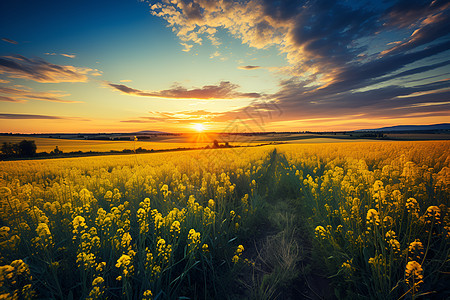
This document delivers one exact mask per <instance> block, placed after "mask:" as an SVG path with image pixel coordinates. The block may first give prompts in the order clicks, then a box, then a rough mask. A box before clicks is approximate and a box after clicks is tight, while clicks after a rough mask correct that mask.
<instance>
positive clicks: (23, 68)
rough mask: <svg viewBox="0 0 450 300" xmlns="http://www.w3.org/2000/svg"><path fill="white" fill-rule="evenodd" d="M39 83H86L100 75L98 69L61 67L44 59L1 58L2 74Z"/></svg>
mask: <svg viewBox="0 0 450 300" xmlns="http://www.w3.org/2000/svg"><path fill="white" fill-rule="evenodd" d="M2 73H6V74H7V76H8V77H11V78H23V79H28V80H34V81H37V82H45V83H48V82H51V83H57V82H86V81H87V80H88V77H87V75H89V74H90V75H94V76H97V75H100V72H99V71H98V70H96V69H90V68H83V67H74V66H60V65H55V64H52V63H49V62H47V61H45V60H42V59H29V58H26V57H24V56H22V55H14V56H8V57H6V56H3V57H0V74H2Z"/></svg>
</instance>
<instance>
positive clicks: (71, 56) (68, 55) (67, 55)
mask: <svg viewBox="0 0 450 300" xmlns="http://www.w3.org/2000/svg"><path fill="white" fill-rule="evenodd" d="M44 54H45V55H61V56H64V57H68V58H75V57H76V55H75V54H66V53H48V52H46V53H44Z"/></svg>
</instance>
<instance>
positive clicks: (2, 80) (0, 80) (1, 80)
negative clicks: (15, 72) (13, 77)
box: [0, 78, 10, 83]
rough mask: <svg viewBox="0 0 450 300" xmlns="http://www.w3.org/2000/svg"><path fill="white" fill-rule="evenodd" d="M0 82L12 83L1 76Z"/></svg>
mask: <svg viewBox="0 0 450 300" xmlns="http://www.w3.org/2000/svg"><path fill="white" fill-rule="evenodd" d="M0 83H10V81H9V80H4V79H1V78H0Z"/></svg>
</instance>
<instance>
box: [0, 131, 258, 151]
mask: <svg viewBox="0 0 450 300" xmlns="http://www.w3.org/2000/svg"><path fill="white" fill-rule="evenodd" d="M214 139H217V140H218V141H219V142H220V143H223V141H222V140H223V138H221V137H219V136H217V135H214V134H213V135H205V134H201V135H196V134H190V135H183V136H168V137H156V138H151V139H148V140H138V141H136V142H134V141H133V140H132V139H131V140H128V141H123V140H119V141H118V140H83V139H73V138H70V139H69V138H43V137H36V136H8V135H0V144H3V143H5V142H7V143H19V142H20V141H22V140H32V141H35V143H36V146H37V152H50V151H52V150H54V149H55V147H56V146H58V148H59V150H61V151H63V152H76V151H82V152H89V151H93V152H109V151H111V150H113V151H122V150H124V149H129V150H133V149H134V148H136V149H137V148H139V147H141V148H143V149H147V150H151V149H153V150H170V149H177V148H203V147H205V146H208V145H209V146H211V145H212V143H213V141H214ZM227 140H230V141H231V144H232V145H233V146H241V145H244V146H245V145H251V144H255V143H258V142H257V141H253V140H249V139H248V138H234V137H233V138H231V139H227ZM258 144H260V143H258Z"/></svg>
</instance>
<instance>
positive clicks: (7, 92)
mask: <svg viewBox="0 0 450 300" xmlns="http://www.w3.org/2000/svg"><path fill="white" fill-rule="evenodd" d="M67 96H70V94H67V93H64V92H60V91H52V92H36V91H33V90H32V89H30V88H23V87H6V86H0V101H7V102H18V103H19V102H26V101H27V100H40V101H49V102H58V103H83V102H82V101H73V100H66V99H61V97H67Z"/></svg>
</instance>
